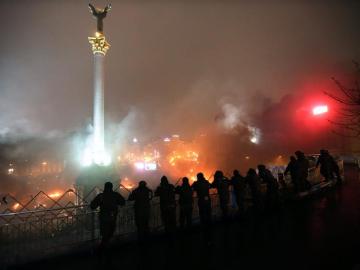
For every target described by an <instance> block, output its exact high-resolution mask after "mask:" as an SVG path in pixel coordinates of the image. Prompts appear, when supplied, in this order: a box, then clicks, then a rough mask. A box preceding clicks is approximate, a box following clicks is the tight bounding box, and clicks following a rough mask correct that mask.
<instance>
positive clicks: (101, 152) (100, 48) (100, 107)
mask: <svg viewBox="0 0 360 270" xmlns="http://www.w3.org/2000/svg"><path fill="white" fill-rule="evenodd" d="M89 7H90V11H91V13H92V14H93V15H94V17H95V18H96V20H97V31H96V32H95V36H93V37H89V38H88V40H89V43H90V44H91V49H92V52H93V61H94V111H93V145H92V149H91V152H92V153H91V156H92V157H91V160H92V163H95V164H98V165H106V164H107V163H108V161H109V160H108V156H107V153H106V151H105V135H104V133H105V132H104V130H105V129H104V79H105V78H104V76H105V71H104V60H105V55H106V52H107V51H108V49H109V47H110V44H109V43H108V42H107V41H106V39H105V35H104V33H103V19H104V18H105V17H106V14H107V12H108V11H109V10H110V9H111V6H110V5H108V6H107V7H105V8H104V9H99V8H95V7H94V6H92V5H91V4H89Z"/></svg>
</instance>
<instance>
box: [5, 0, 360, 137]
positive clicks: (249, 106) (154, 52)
mask: <svg viewBox="0 0 360 270" xmlns="http://www.w3.org/2000/svg"><path fill="white" fill-rule="evenodd" d="M310 2H311V4H310ZM356 2H357V1H353V2H351V1H309V2H308V3H305V1H225V0H224V1H156V0H155V1H136V0H133V1H113V2H112V10H111V11H110V13H109V14H108V17H107V18H106V19H105V21H104V23H105V28H104V29H105V35H106V37H107V39H108V41H109V42H110V44H111V48H110V50H109V52H108V54H107V56H106V84H105V91H106V107H105V109H106V120H107V125H108V127H110V126H111V125H115V126H116V125H118V124H120V123H122V124H123V125H126V127H128V128H129V130H128V133H129V136H137V137H140V138H149V137H156V136H163V135H166V134H173V133H179V134H182V135H185V136H189V137H191V136H193V135H195V134H196V133H197V132H198V131H199V130H201V129H202V128H203V127H206V126H209V125H211V124H212V123H214V121H215V120H214V119H216V117H217V116H218V115H219V114H221V113H223V111H222V110H223V106H224V105H225V104H231V105H233V106H235V107H237V108H239V110H240V111H241V119H240V120H241V121H246V123H249V124H252V123H258V122H259V117H260V118H261V116H262V115H263V112H264V111H265V110H269V107H271V106H274V105H276V104H277V103H276V102H281V100H282V98H283V97H284V96H287V95H297V94H299V93H301V92H302V91H304V89H307V91H323V90H326V88H327V87H330V85H332V82H331V81H330V77H331V76H336V75H338V76H341V74H343V73H345V74H346V73H347V72H350V71H351V69H352V63H351V61H352V60H359V59H360V42H359V40H360V27H358V21H359V17H358V16H359V14H360V3H359V2H357V3H356ZM92 3H93V4H95V5H96V6H98V7H104V6H105V5H106V4H107V3H108V2H105V1H93V2H92ZM87 4H88V2H87V1H75V0H73V1H48V0H46V1H45V0H44V1H38V0H33V1H17V0H2V1H1V2H0V8H1V11H2V12H1V13H2V14H1V16H0V24H1V32H2V33H1V42H0V94H1V99H0V111H1V114H0V135H1V136H4V135H5V134H7V135H8V136H15V135H16V136H17V135H19V134H22V135H24V136H25V135H35V136H43V135H54V134H64V133H67V132H71V131H74V130H78V129H79V128H81V127H83V126H84V125H85V124H86V123H87V122H88V121H89V120H90V119H91V115H92V93H93V85H92V75H93V74H92V71H93V66H92V53H91V49H90V45H89V44H88V41H87V37H88V36H90V35H92V34H93V33H94V31H95V20H94V19H93V18H92V15H91V14H90V12H89V9H88V7H87ZM312 85H314V86H315V85H316V86H318V85H320V86H321V87H320V88H321V89H320V88H317V89H312ZM324 88H325V89H324ZM309 89H310V90H309ZM124 119H125V121H124Z"/></svg>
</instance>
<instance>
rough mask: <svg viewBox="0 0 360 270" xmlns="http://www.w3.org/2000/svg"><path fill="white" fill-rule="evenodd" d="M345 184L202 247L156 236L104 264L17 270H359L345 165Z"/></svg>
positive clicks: (353, 176)
mask: <svg viewBox="0 0 360 270" xmlns="http://www.w3.org/2000/svg"><path fill="white" fill-rule="evenodd" d="M345 174H346V175H345V177H346V180H347V181H346V184H344V185H343V186H340V187H336V188H335V189H331V190H327V191H326V192H323V193H322V194H318V195H317V196H316V197H313V198H308V199H305V200H302V201H300V202H296V203H292V204H290V205H287V206H286V207H284V209H282V211H281V212H280V213H279V214H278V215H272V216H266V217H262V218H260V219H256V218H254V217H252V216H248V217H247V218H246V219H245V220H243V221H234V222H231V223H229V224H216V225H215V226H214V228H213V234H212V241H211V244H210V245H208V242H207V241H204V240H203V237H202V234H201V232H199V231H198V230H195V231H193V232H191V233H184V234H179V235H178V237H177V239H176V241H175V242H174V243H173V242H169V241H167V240H166V239H164V238H161V237H157V238H155V239H154V240H152V241H151V243H150V244H149V246H148V247H147V248H142V249H140V248H139V247H138V246H137V245H136V244H127V245H119V246H115V247H113V248H112V249H111V250H110V251H109V256H108V258H107V260H106V262H107V264H106V265H105V264H104V262H103V263H101V262H99V260H98V258H97V257H96V256H95V255H94V254H93V253H91V252H90V251H86V252H81V253H78V254H73V255H69V256H63V257H58V258H53V259H50V260H47V261H41V262H38V263H33V264H31V265H26V266H24V267H23V269H29V268H30V267H36V268H37V269H97V268H98V269H120V268H121V269H240V268H242V269H264V268H267V269H269V268H271V269H341V270H342V269H360V267H359V268H358V266H357V265H358V264H359V265H360V255H359V254H358V253H359V252H360V181H359V177H358V171H357V169H356V168H354V167H350V166H347V167H346V171H345Z"/></svg>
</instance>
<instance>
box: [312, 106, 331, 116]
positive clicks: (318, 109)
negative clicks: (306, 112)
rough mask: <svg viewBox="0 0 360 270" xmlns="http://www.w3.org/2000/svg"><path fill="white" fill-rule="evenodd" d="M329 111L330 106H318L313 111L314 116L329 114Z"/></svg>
mask: <svg viewBox="0 0 360 270" xmlns="http://www.w3.org/2000/svg"><path fill="white" fill-rule="evenodd" d="M328 111H329V109H328V106H326V105H321V106H316V107H314V108H313V110H312V112H313V115H319V114H324V113H327V112H328Z"/></svg>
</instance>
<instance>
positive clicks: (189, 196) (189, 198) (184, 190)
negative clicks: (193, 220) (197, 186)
mask: <svg viewBox="0 0 360 270" xmlns="http://www.w3.org/2000/svg"><path fill="white" fill-rule="evenodd" d="M175 192H176V193H177V194H179V204H180V206H184V207H190V206H192V205H193V190H192V189H191V186H190V185H181V186H178V187H176V189H175Z"/></svg>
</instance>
